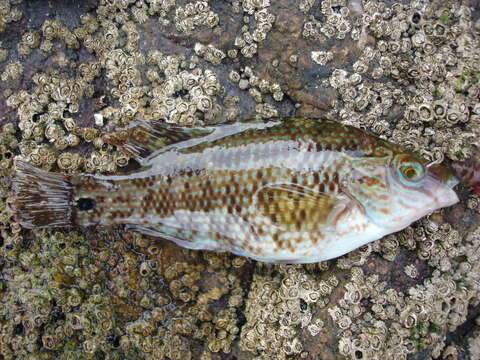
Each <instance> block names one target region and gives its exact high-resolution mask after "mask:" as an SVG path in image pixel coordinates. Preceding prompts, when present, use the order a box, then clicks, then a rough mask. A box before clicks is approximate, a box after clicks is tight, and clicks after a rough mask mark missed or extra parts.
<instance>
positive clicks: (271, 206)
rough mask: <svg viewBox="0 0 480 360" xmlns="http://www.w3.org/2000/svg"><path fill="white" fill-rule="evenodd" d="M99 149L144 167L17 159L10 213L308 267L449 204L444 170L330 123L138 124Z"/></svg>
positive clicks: (41, 222) (25, 220)
mask: <svg viewBox="0 0 480 360" xmlns="http://www.w3.org/2000/svg"><path fill="white" fill-rule="evenodd" d="M105 141H106V142H108V143H110V144H113V145H116V146H118V147H120V148H122V149H123V150H125V151H126V152H129V153H130V154H132V155H133V156H134V157H135V158H136V159H137V160H138V161H139V162H140V164H141V165H142V168H141V169H140V170H139V171H138V172H135V173H132V174H129V175H120V176H100V175H88V174H74V175H65V174H59V173H53V172H46V171H44V170H40V169H37V168H34V167H32V166H30V165H28V164H27V163H25V162H23V161H18V160H17V162H16V174H15V176H14V180H13V189H14V198H13V199H12V200H11V206H12V208H13V210H14V212H15V214H16V216H17V218H18V219H19V221H20V223H21V224H22V225H23V226H24V227H27V228H45V227H67V226H89V225H103V226H112V225H125V226H126V228H127V229H128V230H132V231H138V232H140V233H143V234H146V235H150V236H156V237H161V238H164V239H168V240H171V241H174V242H176V243H177V244H179V245H181V246H183V247H186V248H190V249H208V250H215V251H230V252H232V253H235V254H238V255H242V256H248V257H251V258H253V259H257V260H261V261H268V262H291V263H308V262H316V261H323V260H327V259H331V258H334V257H338V256H340V255H343V254H345V253H347V252H349V251H351V250H353V249H356V248H358V247H360V246H362V245H364V244H366V243H368V242H371V241H373V240H377V239H379V238H381V237H382V236H384V235H386V234H389V233H392V232H396V231H399V230H401V229H403V228H405V227H406V226H408V225H409V224H411V223H412V222H413V221H415V220H417V219H419V218H421V217H423V216H424V215H427V214H429V213H431V212H432V211H434V210H436V209H439V208H442V207H445V206H449V205H452V204H454V203H456V202H457V201H458V198H457V195H456V194H455V192H454V191H453V189H452V188H453V187H454V186H455V185H456V184H457V182H458V181H457V179H456V178H455V176H454V175H453V174H452V172H451V170H450V169H449V168H447V167H444V166H441V165H438V164H428V162H427V161H426V160H425V159H422V158H421V157H419V156H418V155H416V154H414V153H411V152H409V151H406V150H404V149H402V148H401V147H399V146H397V145H395V144H393V143H391V142H388V141H385V140H382V139H380V138H378V137H375V136H372V135H370V134H368V133H366V132H363V131H361V130H359V129H356V128H353V127H350V126H344V125H341V124H338V123H335V122H332V121H328V120H314V119H300V118H287V119H283V120H282V121H280V120H279V121H271V122H267V123H240V124H235V125H223V126H219V127H215V128H203V129H197V128H195V129H189V128H179V127H174V126H171V125H167V124H165V123H163V122H160V121H154V122H137V123H135V124H132V125H130V126H128V127H126V128H124V129H120V130H118V131H116V132H114V133H112V134H110V135H108V136H105Z"/></svg>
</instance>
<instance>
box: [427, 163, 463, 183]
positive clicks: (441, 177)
mask: <svg viewBox="0 0 480 360" xmlns="http://www.w3.org/2000/svg"><path fill="white" fill-rule="evenodd" d="M427 168H428V175H429V176H430V177H431V178H432V179H433V180H435V181H437V182H438V183H440V184H444V185H446V186H448V187H449V188H450V189H453V188H454V187H455V186H456V185H458V184H459V183H460V180H459V179H458V178H457V177H456V176H455V175H454V172H453V170H452V169H451V168H450V167H448V166H445V165H432V166H428V167H427Z"/></svg>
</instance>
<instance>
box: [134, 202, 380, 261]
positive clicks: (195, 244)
mask: <svg viewBox="0 0 480 360" xmlns="http://www.w3.org/2000/svg"><path fill="white" fill-rule="evenodd" d="M248 213H249V214H248ZM248 215H250V216H248ZM246 219H247V220H246ZM133 229H135V227H133ZM136 230H139V229H138V228H137V229H136ZM140 230H141V231H142V232H143V233H146V234H150V235H153V236H162V237H165V238H167V239H169V240H171V241H173V242H175V243H177V244H179V245H181V246H183V247H187V248H190V249H197V250H214V251H228V252H232V253H234V254H236V255H240V256H247V257H250V258H253V259H255V260H258V261H263V262H288V263H312V262H318V261H324V260H328V259H331V258H335V257H338V256H341V255H343V254H345V253H347V252H349V251H352V250H354V249H356V248H358V247H360V246H362V245H364V244H366V243H368V242H370V241H373V240H376V239H379V238H381V237H382V236H384V235H386V233H387V232H386V231H385V229H381V228H379V227H378V226H376V225H375V224H373V223H372V222H371V221H370V220H369V219H368V218H367V216H366V215H365V214H364V213H362V211H361V210H360V209H359V208H358V207H357V206H354V207H352V208H350V209H349V210H348V211H347V212H345V213H344V215H342V216H341V217H340V218H339V219H337V221H336V222H335V223H332V224H329V225H325V226H323V227H322V228H321V229H316V230H310V231H289V230H288V229H285V228H282V227H281V226H278V225H277V224H274V223H273V222H272V220H271V219H270V218H269V217H266V216H262V215H261V214H259V213H258V210H257V209H256V207H255V206H254V205H251V206H249V207H248V209H246V213H243V214H241V215H237V214H230V213H229V212H228V211H227V208H224V209H216V210H215V211H209V212H204V211H189V210H176V211H175V212H174V214H172V216H170V217H166V218H163V219H161V225H157V226H156V227H155V229H153V228H152V230H151V232H150V233H149V232H148V231H146V228H142V229H140ZM158 230H160V231H161V233H157V231H158Z"/></svg>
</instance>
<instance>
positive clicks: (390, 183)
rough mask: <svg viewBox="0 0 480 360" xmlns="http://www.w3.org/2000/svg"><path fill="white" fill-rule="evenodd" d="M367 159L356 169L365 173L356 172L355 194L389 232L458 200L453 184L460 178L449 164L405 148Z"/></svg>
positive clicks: (361, 203)
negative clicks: (375, 158)
mask: <svg viewBox="0 0 480 360" xmlns="http://www.w3.org/2000/svg"><path fill="white" fill-rule="evenodd" d="M367 162H370V163H369V165H368V166H367V167H366V168H365V167H364V168H363V169H362V170H363V171H360V172H359V171H358V170H357V171H356V173H360V174H362V176H356V177H355V176H354V179H353V181H352V184H351V185H350V188H351V194H352V196H353V197H354V198H355V199H356V200H357V202H358V203H359V204H360V207H361V208H362V209H363V210H364V212H365V213H366V215H367V216H368V217H369V219H370V221H372V222H373V223H374V224H375V225H377V226H380V227H382V228H384V229H385V230H386V231H388V232H389V233H390V232H395V231H399V230H401V229H403V228H405V227H407V226H408V225H410V224H411V223H412V222H414V221H416V220H418V219H420V218H422V217H423V216H425V215H428V214H430V213H432V212H433V211H435V210H437V209H440V208H443V207H447V206H451V205H453V204H455V203H456V202H458V197H457V194H456V193H455V191H454V190H453V188H454V186H455V185H457V184H458V182H459V181H458V179H457V178H456V177H455V175H454V173H453V171H452V170H451V169H450V168H449V167H447V166H443V165H440V164H431V163H428V161H427V160H425V159H423V158H421V157H420V156H418V155H416V154H414V153H405V152H402V153H397V154H395V155H392V156H390V157H388V159H385V158H384V159H383V160H382V161H379V160H378V159H377V160H370V161H367ZM372 162H373V164H374V165H372Z"/></svg>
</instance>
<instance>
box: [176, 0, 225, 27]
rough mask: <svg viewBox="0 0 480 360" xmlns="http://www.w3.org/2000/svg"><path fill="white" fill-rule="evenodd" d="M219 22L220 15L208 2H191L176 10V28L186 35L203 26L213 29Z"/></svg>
mask: <svg viewBox="0 0 480 360" xmlns="http://www.w3.org/2000/svg"><path fill="white" fill-rule="evenodd" d="M218 22H219V18H218V15H217V14H216V13H215V12H214V11H212V10H211V9H210V4H209V3H208V1H197V2H191V3H188V4H187V5H185V7H178V8H177V9H176V10H175V26H176V27H177V29H178V30H179V31H182V32H185V33H191V32H192V31H193V30H195V28H197V27H198V26H202V25H203V26H207V27H209V28H213V27H215V26H217V25H218Z"/></svg>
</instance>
